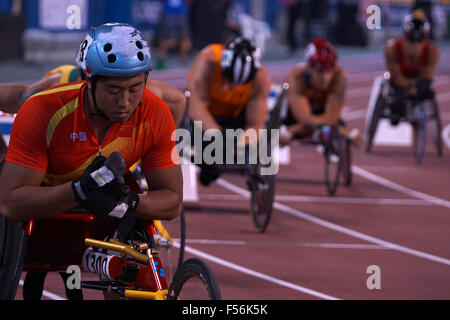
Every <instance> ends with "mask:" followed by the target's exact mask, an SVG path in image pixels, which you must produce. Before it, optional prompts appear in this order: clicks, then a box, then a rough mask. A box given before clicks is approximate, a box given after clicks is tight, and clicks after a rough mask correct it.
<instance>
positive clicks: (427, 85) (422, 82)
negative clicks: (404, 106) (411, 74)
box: [415, 79, 434, 100]
mask: <svg viewBox="0 0 450 320" xmlns="http://www.w3.org/2000/svg"><path fill="white" fill-rule="evenodd" d="M415 86H416V88H417V98H418V99H419V100H427V99H433V97H434V91H433V89H432V88H431V79H417V80H416V82H415Z"/></svg>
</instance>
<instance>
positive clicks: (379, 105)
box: [366, 92, 385, 152]
mask: <svg viewBox="0 0 450 320" xmlns="http://www.w3.org/2000/svg"><path fill="white" fill-rule="evenodd" d="M384 106H385V101H384V98H383V96H382V94H381V92H380V94H379V95H378V97H377V101H376V103H375V108H374V110H373V113H372V115H369V119H370V120H369V122H368V126H367V128H366V152H371V151H372V143H373V139H374V137H375V133H376V132H377V127H378V122H379V121H380V119H381V116H382V114H383V109H384Z"/></svg>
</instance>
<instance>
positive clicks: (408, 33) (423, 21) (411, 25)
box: [403, 9, 430, 42]
mask: <svg viewBox="0 0 450 320" xmlns="http://www.w3.org/2000/svg"><path fill="white" fill-rule="evenodd" d="M429 32H430V24H429V22H428V19H427V17H426V15H425V13H424V12H423V11H422V10H420V9H418V10H415V11H414V12H413V13H412V14H409V15H407V16H406V17H405V19H404V20H403V34H404V36H405V38H406V39H408V40H409V41H411V42H420V41H422V40H424V39H426V38H427V37H428V33H429Z"/></svg>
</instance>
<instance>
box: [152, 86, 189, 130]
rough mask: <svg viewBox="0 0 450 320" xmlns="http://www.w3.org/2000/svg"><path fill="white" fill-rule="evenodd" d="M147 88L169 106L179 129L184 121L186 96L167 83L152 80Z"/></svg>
mask: <svg viewBox="0 0 450 320" xmlns="http://www.w3.org/2000/svg"><path fill="white" fill-rule="evenodd" d="M147 88H148V89H149V90H150V91H152V92H153V93H154V94H156V95H157V96H158V97H160V98H161V99H162V100H163V101H164V102H165V103H166V104H167V106H168V107H169V109H170V111H171V112H172V116H173V119H174V121H175V125H176V126H177V128H178V126H179V125H180V124H181V121H183V117H184V112H185V109H186V97H185V96H184V94H183V93H182V92H181V91H179V90H177V89H176V88H174V87H172V86H170V85H168V84H167V83H164V82H161V81H156V80H150V79H149V80H147Z"/></svg>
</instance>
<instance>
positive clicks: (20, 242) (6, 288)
mask: <svg viewBox="0 0 450 320" xmlns="http://www.w3.org/2000/svg"><path fill="white" fill-rule="evenodd" d="M27 243H28V235H26V234H25V233H24V232H23V227H22V223H21V222H18V223H13V222H10V221H8V220H7V219H6V218H4V217H2V216H0V300H14V298H15V296H16V290H17V287H18V286H19V280H20V276H21V274H22V269H23V264H24V262H25V256H26V250H27Z"/></svg>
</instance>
